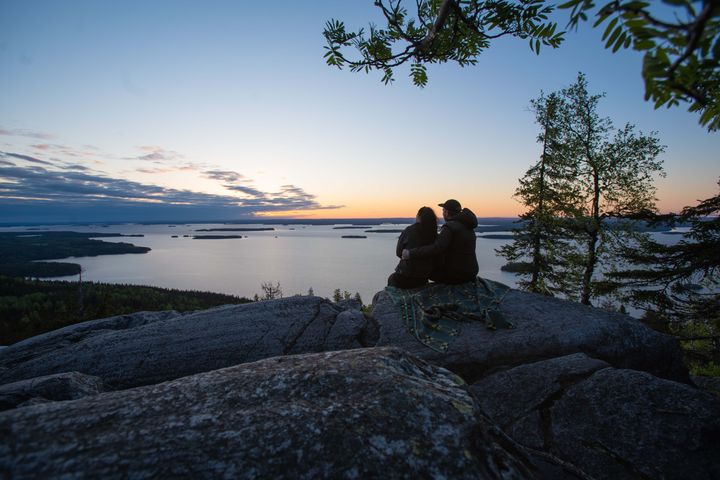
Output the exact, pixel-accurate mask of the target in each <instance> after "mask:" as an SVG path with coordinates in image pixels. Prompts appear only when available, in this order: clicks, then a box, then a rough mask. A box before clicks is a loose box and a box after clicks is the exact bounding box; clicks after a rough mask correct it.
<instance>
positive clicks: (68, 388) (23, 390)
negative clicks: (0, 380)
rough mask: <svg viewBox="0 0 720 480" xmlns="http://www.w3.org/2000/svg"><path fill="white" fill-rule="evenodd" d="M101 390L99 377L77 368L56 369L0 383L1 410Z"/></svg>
mask: <svg viewBox="0 0 720 480" xmlns="http://www.w3.org/2000/svg"><path fill="white" fill-rule="evenodd" d="M102 391H103V385H102V381H101V380H100V379H99V378H98V377H93V376H90V375H84V374H82V373H78V372H67V373H58V374H55V375H46V376H44V377H37V378H32V379H29V380H20V381H19V382H15V383H8V384H5V385H0V411H1V410H8V409H10V408H15V407H17V406H24V405H28V404H30V403H33V404H34V403H43V402H49V401H57V400H74V399H76V398H82V397H87V396H89V395H97V394H98V393H100V392H102Z"/></svg>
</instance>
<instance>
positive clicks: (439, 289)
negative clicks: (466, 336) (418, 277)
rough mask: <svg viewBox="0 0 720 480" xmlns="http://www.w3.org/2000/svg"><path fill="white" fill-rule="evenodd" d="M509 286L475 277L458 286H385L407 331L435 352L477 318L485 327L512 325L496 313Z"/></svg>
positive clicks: (443, 349) (435, 284)
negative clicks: (408, 287)
mask: <svg viewBox="0 0 720 480" xmlns="http://www.w3.org/2000/svg"><path fill="white" fill-rule="evenodd" d="M509 289H510V287H508V286H507V285H503V284H502V283H498V282H494V281H492V280H487V279H485V278H481V277H477V278H476V279H475V281H474V282H468V283H462V284H459V285H446V284H442V283H431V284H429V285H425V286H423V287H420V288H413V289H407V290H405V289H401V288H395V287H385V291H386V292H388V294H389V295H390V298H392V300H393V302H394V303H395V304H396V305H399V306H400V312H401V315H402V317H403V320H404V321H405V325H406V326H407V328H408V331H409V332H410V333H412V334H413V335H414V336H415V338H417V339H418V341H419V342H420V343H422V344H424V345H426V346H427V347H430V348H432V349H433V350H436V351H438V352H446V351H447V350H448V348H449V346H450V341H451V340H452V339H453V338H454V337H457V336H459V335H460V333H461V329H462V324H463V323H465V322H468V321H480V322H483V323H484V324H485V326H486V327H487V328H488V329H491V330H495V329H497V328H514V327H513V325H512V324H511V323H510V322H508V321H507V320H505V318H504V317H503V315H502V313H500V307H499V305H500V302H501V301H502V299H503V297H504V296H505V294H506V293H507V291H508V290H509Z"/></svg>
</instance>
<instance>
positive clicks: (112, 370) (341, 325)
mask: <svg viewBox="0 0 720 480" xmlns="http://www.w3.org/2000/svg"><path fill="white" fill-rule="evenodd" d="M366 322H367V320H366V319H365V317H364V316H363V315H362V313H361V312H359V311H357V310H342V309H341V308H340V307H339V306H337V305H335V304H333V303H331V302H329V301H327V300H325V299H322V298H319V297H300V296H298V297H290V298H284V299H279V300H272V301H266V302H255V303H248V304H243V305H228V306H223V307H217V308H213V309H210V310H203V311H199V312H195V313H192V314H186V315H181V314H178V313H176V312H159V313H158V312H154V313H153V312H144V313H138V314H134V315H124V316H119V317H112V318H109V319H102V320H94V321H90V322H84V323H81V324H78V325H72V326H69V327H65V328H62V329H59V330H56V331H53V332H49V333H47V334H44V335H39V336H37V337H33V338H30V339H28V340H25V341H22V342H19V343H16V344H14V345H11V346H9V347H8V348H6V349H4V350H3V351H2V352H0V385H1V384H3V383H9V382H14V381H18V380H25V379H30V378H34V377H39V376H44V375H51V374H55V373H61V372H68V371H79V372H82V373H85V374H88V375H94V376H97V377H100V378H101V379H102V380H103V381H104V383H105V385H106V386H107V387H108V388H111V389H119V388H128V387H134V386H139V385H150V384H154V383H158V382H162V381H165V380H171V379H174V378H179V377H182V376H185V375H191V374H194V373H199V372H207V371H210V370H215V369H218V368H223V367H227V366H230V365H236V364H239V363H246V362H253V361H255V360H259V359H262V358H268V357H273V356H277V355H288V354H294V353H309V352H321V351H330V350H341V349H350V348H357V347H361V346H363V345H362V344H361V343H360V342H361V340H362V338H364V336H365V335H366V332H365V331H366V330H367V328H365V324H366Z"/></svg>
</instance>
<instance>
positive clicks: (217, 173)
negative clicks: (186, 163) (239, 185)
mask: <svg viewBox="0 0 720 480" xmlns="http://www.w3.org/2000/svg"><path fill="white" fill-rule="evenodd" d="M202 173H203V175H205V176H206V177H207V178H210V179H212V180H220V181H222V182H230V183H232V182H241V181H246V180H247V177H245V175H241V174H239V173H237V172H233V171H229V170H207V171H205V172H202Z"/></svg>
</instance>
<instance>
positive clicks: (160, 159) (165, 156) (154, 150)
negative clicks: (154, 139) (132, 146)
mask: <svg viewBox="0 0 720 480" xmlns="http://www.w3.org/2000/svg"><path fill="white" fill-rule="evenodd" d="M138 148H139V149H140V150H141V151H143V152H147V153H145V154H143V155H140V156H138V157H136V159H137V160H147V161H151V162H155V163H166V162H175V161H177V160H179V159H182V158H183V156H182V155H180V154H179V153H178V152H175V151H173V150H166V149H164V148H162V147H157V146H149V145H145V146H140V147H138Z"/></svg>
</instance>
